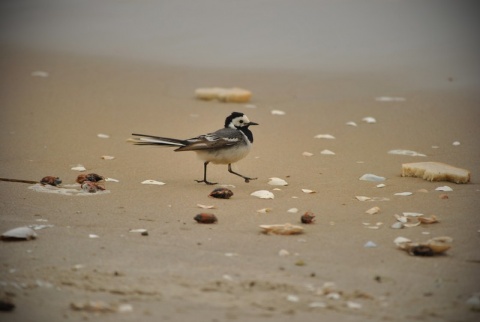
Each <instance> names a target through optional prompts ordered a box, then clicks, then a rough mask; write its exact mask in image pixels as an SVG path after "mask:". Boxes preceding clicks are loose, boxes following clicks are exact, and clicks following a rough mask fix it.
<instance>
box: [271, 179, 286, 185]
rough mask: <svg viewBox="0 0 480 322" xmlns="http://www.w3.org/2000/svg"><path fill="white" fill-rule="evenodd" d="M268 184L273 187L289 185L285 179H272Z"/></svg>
mask: <svg viewBox="0 0 480 322" xmlns="http://www.w3.org/2000/svg"><path fill="white" fill-rule="evenodd" d="M268 184H269V185H272V186H286V185H288V182H287V181H285V180H283V179H280V178H275V177H273V178H270V181H269V182H268Z"/></svg>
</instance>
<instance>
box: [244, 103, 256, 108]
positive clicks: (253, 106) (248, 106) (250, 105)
mask: <svg viewBox="0 0 480 322" xmlns="http://www.w3.org/2000/svg"><path fill="white" fill-rule="evenodd" d="M244 107H245V108H257V105H254V104H245V105H244Z"/></svg>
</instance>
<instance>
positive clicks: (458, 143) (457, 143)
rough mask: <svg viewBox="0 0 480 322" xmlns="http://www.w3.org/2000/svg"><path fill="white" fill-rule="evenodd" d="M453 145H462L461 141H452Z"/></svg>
mask: <svg viewBox="0 0 480 322" xmlns="http://www.w3.org/2000/svg"><path fill="white" fill-rule="evenodd" d="M452 145H454V146H459V145H460V142H458V141H455V142H453V143H452Z"/></svg>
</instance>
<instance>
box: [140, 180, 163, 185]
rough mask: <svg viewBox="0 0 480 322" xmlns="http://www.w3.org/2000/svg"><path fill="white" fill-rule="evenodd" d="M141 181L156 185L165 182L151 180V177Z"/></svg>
mask: <svg viewBox="0 0 480 322" xmlns="http://www.w3.org/2000/svg"><path fill="white" fill-rule="evenodd" d="M141 183H142V184H153V185H157V186H163V185H164V184H165V182H161V181H157V180H151V179H148V180H144V181H142V182H141Z"/></svg>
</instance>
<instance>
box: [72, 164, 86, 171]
mask: <svg viewBox="0 0 480 322" xmlns="http://www.w3.org/2000/svg"><path fill="white" fill-rule="evenodd" d="M71 170H74V171H80V172H83V171H85V170H87V169H86V168H85V167H84V166H83V165H81V164H78V165H76V166H74V167H73V168H71Z"/></svg>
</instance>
